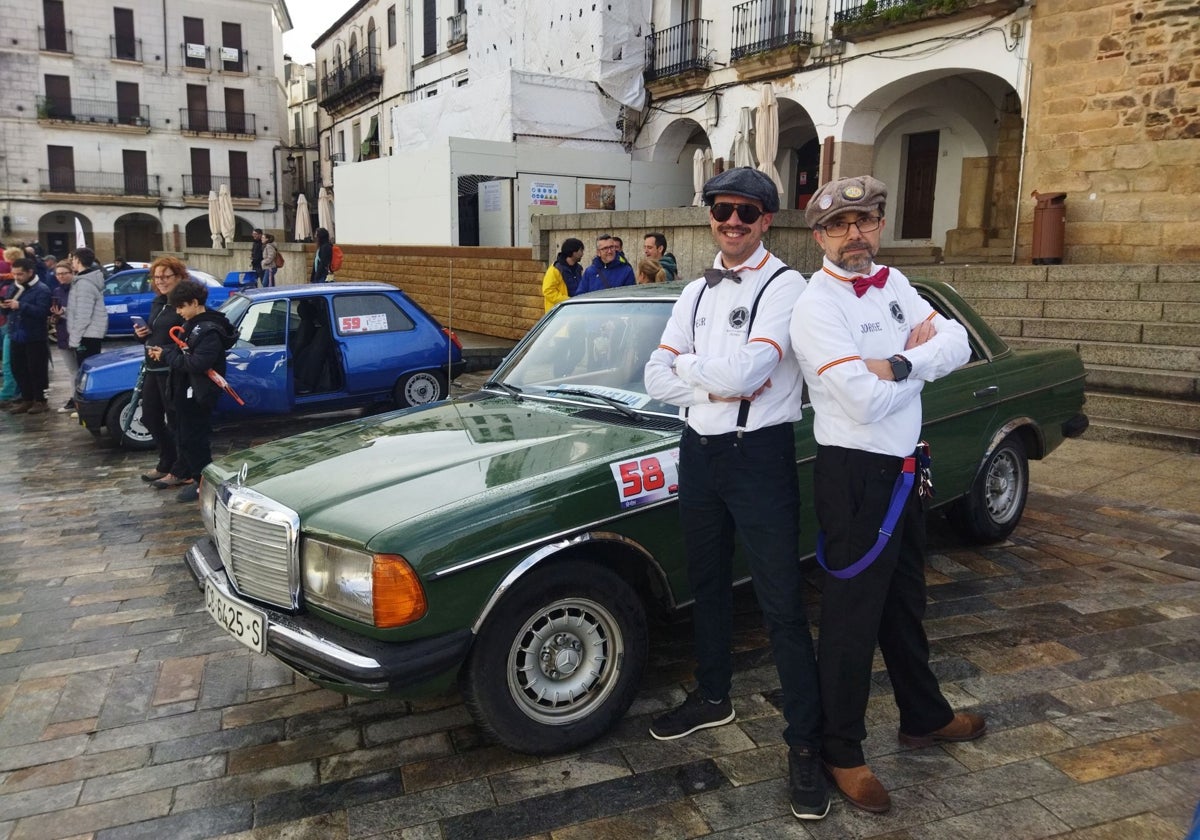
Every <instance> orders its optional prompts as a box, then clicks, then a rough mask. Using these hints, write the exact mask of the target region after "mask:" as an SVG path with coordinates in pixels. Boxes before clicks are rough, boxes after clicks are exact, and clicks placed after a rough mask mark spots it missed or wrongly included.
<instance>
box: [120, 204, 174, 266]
mask: <svg viewBox="0 0 1200 840" xmlns="http://www.w3.org/2000/svg"><path fill="white" fill-rule="evenodd" d="M162 246H163V241H162V225H161V224H159V221H158V219H156V218H154V217H153V216H151V215H149V214H148V213H127V214H126V215H124V216H121V217H120V218H118V219H117V221H116V222H115V223H114V224H113V254H114V255H115V256H118V257H124V258H125V259H126V260H136V261H139V262H149V260H150V252H152V251H158V250H160V249H161V248H162Z"/></svg>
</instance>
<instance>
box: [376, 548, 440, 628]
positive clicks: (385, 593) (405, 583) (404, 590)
mask: <svg viewBox="0 0 1200 840" xmlns="http://www.w3.org/2000/svg"><path fill="white" fill-rule="evenodd" d="M371 593H372V598H371V600H372V606H373V608H374V615H375V626H376V627H402V626H403V625H405V624H411V623H413V622H414V621H416V620H417V619H419V618H421V617H422V616H423V615H425V611H426V609H428V604H427V603H426V601H425V589H424V588H423V587H422V586H421V580H420V578H418V577H417V573H416V572H415V571H413V568H412V566H410V565H408V562H407V561H406V560H405V559H404V558H403V557H401V556H400V555H398V554H376V555H375V558H374V563H373V564H372V568H371Z"/></svg>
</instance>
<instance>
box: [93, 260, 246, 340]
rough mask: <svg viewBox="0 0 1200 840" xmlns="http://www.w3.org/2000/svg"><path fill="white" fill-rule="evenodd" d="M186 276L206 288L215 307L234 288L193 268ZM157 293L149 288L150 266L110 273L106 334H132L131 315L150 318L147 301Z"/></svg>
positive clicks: (106, 302)
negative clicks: (227, 286)
mask: <svg viewBox="0 0 1200 840" xmlns="http://www.w3.org/2000/svg"><path fill="white" fill-rule="evenodd" d="M188 275H189V276H190V277H191V278H192V279H193V280H195V281H196V282H197V283H203V284H204V285H205V286H207V287H208V305H209V306H211V307H214V308H215V307H217V306H219V305H220V304H222V303H224V302H225V300H226V298H228V297H229V295H230V293H231V292H233V291H235V290H234V289H230V288H226V287H225V286H224V285H222V284H221V281H220V280H218V279H217V278H215V277H213V276H212V275H211V274H207V273H205V272H203V271H197V270H196V269H194V268H192V269H188ZM155 294H156V292H155V291H154V290H153V289H152V288H151V287H150V268H149V266H146V267H141V268H130V269H126V270H125V271H118V272H117V273H116V274H110V275H109V276H108V279H106V280H105V281H104V308H105V309H106V310H108V330H107V331H106V332H105V333H104V335H105V337H107V338H111V337H113V336H122V335H133V321H132V318H133V316H134V315H137V316H138V317H139V318H141V319H142V320H146V319H147V318H149V317H150V304H151V303H153V302H154V296H155Z"/></svg>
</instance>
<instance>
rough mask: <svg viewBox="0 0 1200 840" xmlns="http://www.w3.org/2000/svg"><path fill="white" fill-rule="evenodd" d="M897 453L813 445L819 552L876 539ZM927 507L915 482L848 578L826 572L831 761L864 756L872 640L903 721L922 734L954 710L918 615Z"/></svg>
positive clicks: (843, 561)
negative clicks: (890, 527)
mask: <svg viewBox="0 0 1200 840" xmlns="http://www.w3.org/2000/svg"><path fill="white" fill-rule="evenodd" d="M901 466H902V459H900V458H896V457H892V456H889V455H878V454H875V453H871V452H863V451H860V450H857V449H843V448H841V447H836V446H818V447H817V459H816V464H815V467H814V470H813V497H814V506H815V508H816V513H817V520H818V522H819V523H820V525H821V529H822V530H823V531H824V532H825V561H826V564H827V565H828V566H829V567H830V568H832V569H844V568H846V567H848V566H850V565H852V564H853V563H854V562H855V561H857V560H858V559H859V558H861V557H862V556H863V555H864V554H866V552H867V551H868V550H869V549H870V548H871V546H872V545H874V544H875V540H876V538H877V536H878V534H879V526H880V525H881V524H882V523H883V517H884V514H885V513H886V511H887V508H888V504H889V502H890V501H891V496H892V487H893V485H894V484H895V481H896V476H897V475H898V474H899V473H900V468H901ZM925 598H926V594H925V511H924V507H923V504H922V502H921V500H920V499H919V498H918V497H917V493H916V489H915V484H914V489H913V490H912V491H911V492H910V494H909V497H908V500H907V503H906V505H905V508H904V512H903V513H902V514H901V517H900V521H899V523H898V524H897V526H896V530H895V531H894V532H893V534H892V537H891V539H890V540H889V541H888V543H887V546H886V547H885V548H884V549H883V551H882V552H881V553H880V555H879V557H878V558H877V559H876V560H875V562H874V563H872V564H871V565H870V566H869V567H868V568H867V569H865V570H864V571H863V572H862V573H861V574H859V575H857V576H855V577H852V578H850V579H849V580H839V579H837V578H835V577H833V576H831V575H825V576H824V578H823V589H822V592H821V636H820V640H819V642H818V647H817V668H818V670H819V672H820V675H821V706H822V709H823V711H824V715H825V726H824V735H823V738H822V744H821V750H822V753H823V755H824V758H825V760H826V761H828V762H829V763H830V764H832V765H833V766H835V767H857V766H859V765H860V764H865V763H866V761H865V759H864V756H863V751H862V741H863V739H864V738H866V736H867V729H866V723H865V715H866V710H867V700H868V697H869V695H870V692H871V660H872V659H873V657H874V655H875V645H876V642H878V644H879V648H880V650H881V651H882V652H883V660H884V664H885V665H886V666H887V671H888V676H889V677H890V678H891V682H892V691H893V693H894V695H895V698H896V705H897V706H898V707H899V709H900V730H901V731H902V732H906V733H909V734H912V735H925V734H927V733H929V732H932V731H934V730H935V729H940V728H941V727H943V726H945V725H946V724H947V723H949V722H950V720H951V719H952V718H953V717H954V712H953V710H952V709H951V708H950V704H949V703H947V702H946V698H945V697H944V696H942V691H941V688H940V687H939V686H938V682H937V678H936V677H935V676H934V675H933V671H932V670H930V668H929V640H928V639H927V638H926V636H925V628H924V627H923V626H922V623H921V622H922V621H923V619H924V617H925Z"/></svg>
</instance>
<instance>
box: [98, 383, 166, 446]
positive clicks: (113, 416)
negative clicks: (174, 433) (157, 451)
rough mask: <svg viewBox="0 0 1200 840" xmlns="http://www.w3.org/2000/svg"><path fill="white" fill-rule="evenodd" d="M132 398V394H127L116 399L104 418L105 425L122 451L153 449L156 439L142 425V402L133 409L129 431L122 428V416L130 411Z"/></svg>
mask: <svg viewBox="0 0 1200 840" xmlns="http://www.w3.org/2000/svg"><path fill="white" fill-rule="evenodd" d="M132 396H133V394H132V393H125V394H121V395H120V396H118V397H115V398H114V399H113V401H112V404H111V405H109V407H108V414H106V415H105V417H104V424H105V425H106V426H107V427H108V434H109V436H111V437H112V439H113V440H115V441H116V442H117V446H119V447H121V448H122V449H131V450H134V451H141V450H146V449H153V448H154V438H153V437H152V436H151V435H150V430H149V429H147V428H146V427H145V426H144V425H143V424H142V403H141V401H140V400H139V401H138V404H137V405H136V406H135V407H134V409H133V412H134V413H133V421H132V422H131V423H130V425H129V431H125V430H124V429H123V428H122V426H121V416H122V415H123V414H124V413H125V412H126V411H127V410H128V409H129V400H130V398H131V397H132Z"/></svg>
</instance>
